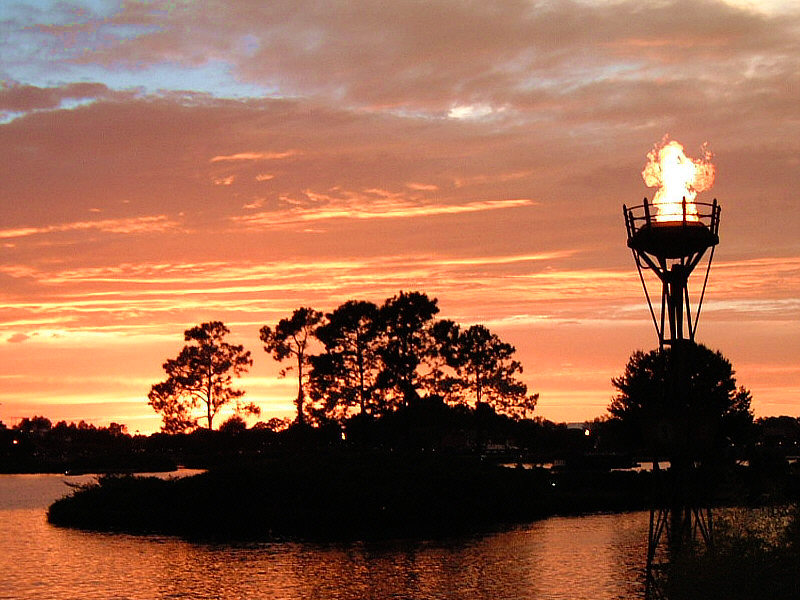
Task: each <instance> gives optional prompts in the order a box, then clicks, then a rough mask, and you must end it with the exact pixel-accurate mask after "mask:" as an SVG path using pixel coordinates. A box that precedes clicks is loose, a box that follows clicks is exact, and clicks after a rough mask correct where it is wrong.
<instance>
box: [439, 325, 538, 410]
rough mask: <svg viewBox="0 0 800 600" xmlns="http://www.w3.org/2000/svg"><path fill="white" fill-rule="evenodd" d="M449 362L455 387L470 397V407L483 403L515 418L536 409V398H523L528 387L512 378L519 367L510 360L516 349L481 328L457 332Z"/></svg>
mask: <svg viewBox="0 0 800 600" xmlns="http://www.w3.org/2000/svg"><path fill="white" fill-rule="evenodd" d="M450 348H451V349H450V353H449V357H448V358H449V363H450V365H451V366H452V367H453V368H454V369H455V372H456V376H457V384H456V385H457V386H458V387H460V388H461V391H462V393H463V392H465V393H467V394H471V395H472V396H473V399H474V406H478V405H479V404H480V403H482V402H485V403H487V404H490V405H491V406H492V407H494V409H495V410H497V411H499V412H501V413H506V414H509V416H515V415H517V414H518V411H519V413H520V415H519V416H522V415H524V414H526V413H527V412H528V411H529V410H532V409H533V408H534V407H535V406H536V399H537V398H538V396H536V395H534V396H530V397H529V396H527V395H526V394H527V392H528V386H527V385H525V384H524V383H523V382H521V381H519V380H518V379H517V378H516V375H517V373H521V372H522V364H520V362H519V361H517V360H514V358H513V356H514V353H515V352H516V349H515V348H514V346H512V345H511V344H508V343H506V342H503V341H502V340H501V339H500V338H499V337H497V335H495V334H494V333H492V332H491V331H489V329H487V328H486V327H485V326H483V325H472V326H471V327H469V328H468V329H465V330H463V331H461V332H460V333H459V334H458V337H457V338H456V339H455V343H454V344H453V345H452V346H451V347H450Z"/></svg>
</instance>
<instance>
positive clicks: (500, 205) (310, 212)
mask: <svg viewBox="0 0 800 600" xmlns="http://www.w3.org/2000/svg"><path fill="white" fill-rule="evenodd" d="M367 192H368V194H366V195H363V196H361V197H359V198H357V199H355V200H353V199H349V200H345V199H342V198H334V197H332V196H330V195H327V194H318V193H313V192H310V191H306V195H307V196H309V197H311V198H313V200H315V202H316V203H317V204H318V206H314V207H301V206H296V207H292V208H290V209H288V210H283V211H265V212H259V213H256V214H252V215H244V216H235V217H231V221H233V222H236V223H242V224H244V225H248V226H257V227H278V226H284V225H290V224H296V223H307V222H311V221H326V220H332V219H356V220H365V219H412V218H420V217H434V216H439V215H456V214H464V213H477V212H484V211H494V210H505V209H510V208H521V207H525V206H534V205H536V202H535V201H534V200H531V199H529V198H515V199H506V200H482V201H475V202H465V203H459V204H424V203H419V202H412V201H409V200H404V199H402V197H401V195H399V194H398V195H396V196H394V197H387V196H386V195H385V194H383V195H381V196H380V197H379V198H375V197H374V196H375V195H376V194H375V190H367ZM369 193H371V195H372V196H373V197H370V194H369Z"/></svg>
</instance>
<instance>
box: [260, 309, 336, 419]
mask: <svg viewBox="0 0 800 600" xmlns="http://www.w3.org/2000/svg"><path fill="white" fill-rule="evenodd" d="M320 321H322V313H321V312H319V311H316V310H314V309H312V308H308V307H302V308H298V309H297V310H295V311H294V312H293V313H292V316H291V317H289V318H288V319H281V320H280V321H279V322H278V324H277V325H276V326H275V329H271V328H270V327H268V326H267V325H264V326H263V327H262V328H261V331H260V337H261V341H262V342H264V351H265V352H267V353H269V354H271V355H272V356H273V358H275V360H277V361H283V360H286V359H287V358H294V359H295V361H296V368H297V399H296V400H295V406H296V408H297V423H298V424H299V425H302V424H304V423H305V421H306V415H305V412H306V407H305V387H306V383H307V372H306V366H308V363H309V355H310V354H309V344H310V343H311V341H312V339H313V336H314V331H315V330H316V328H317V326H318V325H319V324H320ZM292 368H293V367H286V368H285V369H283V370H281V376H282V377H284V376H286V374H287V373H288V372H289V371H291V370H292Z"/></svg>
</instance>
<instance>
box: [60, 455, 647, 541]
mask: <svg viewBox="0 0 800 600" xmlns="http://www.w3.org/2000/svg"><path fill="white" fill-rule="evenodd" d="M649 491H650V487H649V480H648V477H647V474H640V473H582V474H581V473H574V474H562V475H556V474H553V473H550V472H548V471H544V470H523V469H507V468H502V467H497V466H495V465H491V464H486V463H482V462H480V461H478V460H476V459H471V458H463V457H438V456H436V457H434V456H429V455H428V456H424V455H415V456H396V455H381V454H351V455H346V454H334V455H330V454H324V455H320V454H314V455H311V454H310V455H299V456H291V457H284V458H281V459H273V460H269V461H264V462H260V463H255V464H249V465H246V466H238V467H226V468H219V469H214V470H211V471H209V472H207V473H203V474H201V475H197V476H194V477H187V478H182V479H174V480H162V479H156V478H138V477H130V476H106V477H102V478H100V479H99V481H98V482H97V483H95V484H91V485H88V486H84V487H83V488H81V489H79V490H77V491H76V492H75V493H73V494H72V495H71V496H68V497H66V498H64V499H61V500H59V501H57V502H55V503H54V504H53V505H52V506H51V507H50V509H49V511H48V519H49V521H50V522H51V523H53V524H56V525H60V526H68V527H77V528H83V529H90V530H100V531H124V532H132V533H160V534H169V535H178V536H182V537H186V538H191V539H216V540H233V539H302V540H348V539H375V538H391V537H420V536H423V537H435V536H445V535H453V534H460V533H471V532H478V531H485V530H490V529H495V528H498V527H503V526H507V525H510V524H514V523H521V522H528V521H532V520H535V519H538V518H542V517H545V516H548V515H552V514H557V513H558V514H570V513H577V512H583V511H598V510H603V511H610V510H629V509H636V508H642V507H644V506H645V505H646V502H647V493H648V492H649Z"/></svg>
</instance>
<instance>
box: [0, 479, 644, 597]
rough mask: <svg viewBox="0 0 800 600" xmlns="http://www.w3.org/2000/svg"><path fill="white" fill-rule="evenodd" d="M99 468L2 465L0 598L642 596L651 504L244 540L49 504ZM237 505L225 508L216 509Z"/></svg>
mask: <svg viewBox="0 0 800 600" xmlns="http://www.w3.org/2000/svg"><path fill="white" fill-rule="evenodd" d="M66 480H69V481H70V482H82V481H89V480H91V477H88V476H87V477H82V478H72V477H70V478H66V477H64V476H59V475H0V599H9V600H10V599H14V600H28V599H31V600H33V599H36V600H39V599H42V600H67V599H70V600H72V599H81V600H94V599H97V600H101V599H102V600H110V599H115V600H139V599H142V600H145V599H146V600H153V599H159V600H160V599H179V600H184V599H193V598H197V599H200V598H202V599H208V598H220V599H226V600H228V599H230V600H238V599H260V598H265V599H274V600H284V599H285V600H295V599H296V600H300V599H303V600H306V599H321V600H322V599H324V600H328V599H348V600H349V599H352V600H356V599H358V600H386V599H390V598H396V599H420V600H428V599H430V600H433V599H444V598H447V599H454V598H455V599H458V598H469V599H477V600H480V599H486V600H504V599H509V600H510V599H514V600H560V599H563V600H583V599H586V600H589V599H591V600H610V599H623V598H624V599H626V600H628V599H631V598H641V597H642V595H643V589H642V584H641V571H642V567H643V562H644V555H645V547H646V536H647V514H646V513H628V514H624V515H591V516H585V517H569V518H566V517H558V518H551V519H546V520H543V521H539V522H536V523H532V524H530V525H525V526H522V527H518V528H515V529H513V530H511V531H506V532H502V533H495V534H491V535H482V536H474V537H460V538H454V539H448V540H443V541H442V540H439V541H408V540H406V541H392V542H383V543H369V544H367V543H350V544H325V545H321V544H302V543H263V544H247V545H229V544H197V543H189V542H185V541H182V540H178V539H174V538H168V537H161V536H146V537H141V536H129V535H117V534H113V535H112V534H98V533H86V532H80V531H72V530H68V529H58V528H55V527H52V526H50V525H48V524H47V521H46V518H45V509H46V507H47V505H48V504H49V503H50V502H52V501H53V500H54V499H56V498H59V497H60V496H62V495H64V494H65V493H68V492H69V491H70V490H69V488H68V487H67V486H66V485H65V484H64V481H66ZM231 509H232V508H228V507H220V510H221V511H223V510H231Z"/></svg>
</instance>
